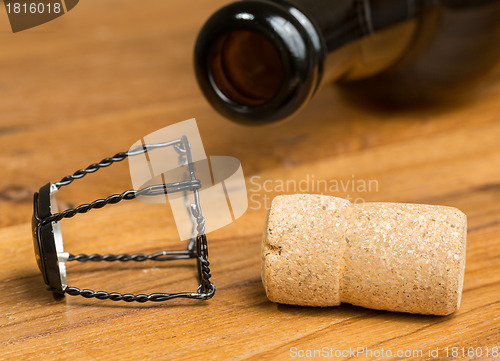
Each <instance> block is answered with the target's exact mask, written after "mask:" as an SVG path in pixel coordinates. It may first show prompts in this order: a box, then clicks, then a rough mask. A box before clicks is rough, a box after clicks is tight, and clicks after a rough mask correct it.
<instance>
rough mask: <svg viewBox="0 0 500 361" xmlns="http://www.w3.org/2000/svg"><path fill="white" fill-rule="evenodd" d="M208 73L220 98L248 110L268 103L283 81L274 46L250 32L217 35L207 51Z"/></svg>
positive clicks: (281, 64)
mask: <svg viewBox="0 0 500 361" xmlns="http://www.w3.org/2000/svg"><path fill="white" fill-rule="evenodd" d="M209 70H210V75H211V79H212V81H213V83H214V85H215V86H216V87H217V88H218V90H219V91H220V92H222V93H223V94H224V96H226V97H227V98H228V99H229V100H231V101H233V102H235V103H237V104H239V105H242V106H248V107H257V106H260V105H263V104H266V103H268V102H269V101H271V100H272V99H273V98H274V97H275V96H276V95H277V94H278V93H279V91H280V89H281V88H282V85H283V81H284V78H285V64H284V63H283V59H281V56H280V53H279V51H278V49H277V48H276V46H275V45H274V44H273V43H272V42H271V41H270V40H269V39H268V38H267V37H265V36H264V35H262V34H261V33H259V32H257V31H251V30H234V31H230V32H227V33H225V34H223V35H222V36H220V37H219V38H218V39H217V40H216V41H215V42H214V45H213V47H212V48H211V49H210V53H209Z"/></svg>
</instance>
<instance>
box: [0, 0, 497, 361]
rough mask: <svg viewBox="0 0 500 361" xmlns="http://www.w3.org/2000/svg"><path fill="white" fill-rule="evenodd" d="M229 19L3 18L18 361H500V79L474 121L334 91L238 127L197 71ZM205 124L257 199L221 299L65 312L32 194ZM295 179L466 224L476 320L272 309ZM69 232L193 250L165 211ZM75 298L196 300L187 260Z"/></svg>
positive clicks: (216, 276)
mask: <svg viewBox="0 0 500 361" xmlns="http://www.w3.org/2000/svg"><path fill="white" fill-rule="evenodd" d="M225 2H226V1H221V0H217V1H214V0H210V1H208V0H195V1H191V2H190V3H189V4H188V3H184V2H166V1H163V2H159V1H141V2H138V1H131V0H120V1H98V0H86V1H81V2H80V3H79V4H78V6H77V7H76V8H75V9H73V10H72V11H71V12H70V13H68V14H66V15H64V16H62V17H61V18H59V19H56V20H54V21H52V22H49V23H47V24H45V25H42V26H39V27H37V28H34V29H31V30H26V31H23V32H20V33H16V34H13V33H12V32H11V31H10V28H9V25H8V23H7V17H6V14H5V13H4V10H3V9H2V10H1V11H0V13H1V14H0V44H1V47H0V165H1V170H0V174H1V176H0V214H1V217H0V227H1V229H0V254H1V255H2V257H1V258H0V270H1V273H0V290H1V299H0V324H1V330H0V359H8V360H26V359H70V358H73V357H78V359H119V358H120V359H121V358H129V359H146V358H147V359H153V360H158V359H174V360H186V359H188V360H191V359H214V360H223V359H230V360H242V359H245V360H247V359H251V360H253V359H255V360H281V359H290V358H294V357H293V356H298V352H299V351H300V350H301V351H304V352H305V350H317V349H322V350H324V348H326V349H328V350H330V349H331V350H332V355H333V356H335V355H337V356H342V357H333V359H346V358H355V357H353V355H352V354H348V353H347V351H348V350H349V349H351V350H353V349H354V350H358V347H362V348H368V350H369V351H364V353H363V352H361V351H360V355H359V359H362V358H365V357H367V358H377V355H378V356H380V352H385V354H384V355H388V354H387V352H388V351H390V352H392V353H394V354H395V353H396V352H397V351H398V350H401V351H407V352H411V350H422V352H423V354H422V355H423V356H424V358H428V357H429V350H432V351H433V352H435V350H436V349H437V348H439V349H438V351H439V356H440V357H442V358H443V357H445V356H446V348H447V347H448V352H449V355H448V356H450V357H451V356H453V355H452V353H451V352H452V351H453V349H452V347H459V349H458V352H459V355H462V352H465V353H467V352H469V351H470V350H472V349H469V348H471V347H472V348H474V350H475V351H474V352H475V353H476V354H477V353H478V352H479V351H482V352H483V356H484V355H486V352H487V351H488V350H489V352H490V358H491V356H492V355H491V352H492V350H493V348H494V347H498V346H500V320H499V314H500V302H499V298H500V71H496V72H493V73H492V74H491V75H490V76H489V77H488V78H487V79H485V81H484V83H483V87H481V88H480V89H479V90H478V91H477V92H471V98H470V99H469V100H468V101H467V102H462V103H460V104H451V105H450V104H448V105H444V104H443V105H440V106H433V107H430V108H425V109H424V108H422V109H413V110H406V111H405V110H398V111H396V110H391V109H376V108H373V107H370V106H367V105H364V104H359V103H356V102H354V101H352V100H348V99H347V98H346V97H345V96H343V95H342V94H341V93H340V92H339V90H338V89H336V88H335V87H334V86H326V87H325V88H324V89H323V90H322V91H321V92H320V93H319V94H318V96H317V97H316V98H315V99H314V100H313V101H312V103H311V104H310V105H309V106H308V107H307V108H306V109H305V110H304V111H303V112H302V113H301V114H300V115H298V116H297V117H295V118H293V119H292V120H290V121H288V122H284V123H281V124H277V125H275V126H268V127H258V128H248V127H244V126H240V125H236V124H233V123H231V122H228V121H227V120H225V119H223V118H222V117H221V116H219V115H218V114H217V113H215V112H214V111H213V110H212V109H211V107H210V106H209V105H208V104H207V102H206V101H205V100H204V98H203V96H202V95H201V93H200V91H199V90H198V87H197V84H196V81H195V78H194V75H193V71H192V49H193V44H194V40H195V38H196V35H197V32H198V31H199V28H200V26H201V25H202V23H203V22H204V21H205V20H206V18H207V17H208V16H209V14H210V13H212V12H213V11H214V10H215V9H217V8H219V7H220V6H221V5H222V4H223V3H225ZM193 117H195V118H197V121H198V125H199V128H200V132H201V136H202V138H203V142H204V145H205V149H206V152H207V154H209V155H230V156H233V157H237V158H239V159H240V161H241V163H242V165H243V170H244V173H245V176H246V180H247V186H248V192H249V194H248V195H249V197H250V198H249V199H250V203H249V206H250V208H249V210H248V211H247V212H246V213H245V214H244V215H243V216H242V217H241V218H240V219H238V220H237V221H236V222H234V223H233V224H231V225H229V226H227V227H225V228H223V229H221V230H218V231H215V232H213V233H210V234H209V235H208V239H209V248H210V262H211V269H212V274H213V278H212V280H213V282H214V283H215V285H216V287H217V291H216V294H215V296H214V298H213V299H211V300H209V301H204V302H202V301H192V300H174V301H171V302H167V303H162V304H125V303H114V302H112V301H99V300H87V299H84V298H81V297H80V298H77V297H70V296H68V297H66V298H65V299H64V300H63V301H55V300H53V299H52V296H51V293H50V292H47V291H46V287H45V285H44V283H43V280H42V277H41V275H40V273H39V271H38V269H37V266H36V263H35V259H34V256H33V250H32V240H31V234H30V223H29V222H30V217H31V208H32V204H31V202H32V194H33V192H34V191H36V190H37V189H38V188H39V187H40V186H42V185H43V184H45V183H47V182H48V181H57V180H59V179H60V178H61V177H63V176H65V175H67V174H69V173H72V172H73V171H74V170H76V169H78V168H81V167H84V166H87V165H88V164H90V163H92V162H95V161H98V160H100V159H102V158H104V157H106V156H110V155H112V154H114V153H116V152H118V151H122V150H126V149H128V148H129V147H130V146H131V145H132V144H133V143H134V142H135V141H136V140H138V139H139V138H141V137H142V136H144V135H146V134H148V133H150V132H153V131H155V130H157V129H160V128H162V127H164V126H167V125H170V124H173V123H176V122H179V121H182V120H186V119H190V118H193ZM286 180H295V181H296V182H298V184H299V185H300V184H302V189H304V188H306V189H305V190H306V191H307V190H309V191H310V192H315V191H316V192H317V191H318V190H317V189H316V190H312V189H311V184H313V183H314V181H315V180H328V181H329V182H334V183H335V182H336V183H337V184H344V185H346V184H350V183H347V182H348V181H351V182H354V183H356V184H359V182H363V181H368V180H373V181H375V182H376V184H377V187H374V188H372V189H371V190H367V189H362V188H361V189H354V190H353V189H352V187H349V186H348V187H347V188H346V189H342V187H339V188H340V189H338V190H329V191H327V192H324V193H326V194H331V195H335V196H340V197H351V199H359V200H364V201H396V202H415V203H427V204H440V205H448V206H454V207H458V208H459V209H461V210H462V211H463V212H465V213H466V214H467V216H468V225H469V232H468V247H467V260H466V271H465V284H464V292H463V297H462V305H461V308H460V310H459V311H458V312H457V313H456V314H454V315H451V316H448V317H432V316H419V315H410V314H400V313H390V312H383V311H374V310H369V309H364V308H360V307H354V306H350V305H342V306H339V307H331V308H324V309H317V308H306V307H294V306H286V305H277V304H273V303H271V302H269V301H268V300H267V298H266V295H265V292H264V289H263V287H262V284H261V280H260V254H259V251H260V238H261V230H262V227H263V222H264V218H265V214H266V206H268V205H269V202H270V199H272V197H273V196H275V195H277V194H281V193H284V192H289V193H293V190H291V189H285V190H282V189H280V187H279V186H280V184H282V183H283V182H284V181H286ZM300 181H302V183H300ZM264 186H265V187H264ZM129 187H130V177H129V173H128V168H127V165H126V164H120V165H116V166H114V167H112V168H109V169H107V170H105V171H102V172H100V174H95V175H91V176H89V177H88V178H86V179H83V180H81V181H79V182H76V183H75V184H74V185H72V186H70V187H68V188H66V189H64V190H62V191H61V192H60V196H59V198H60V200H61V201H62V203H63V204H64V205H66V206H70V205H73V206H74V205H76V204H80V203H83V202H88V201H92V200H94V199H96V198H99V197H103V196H107V195H109V194H112V193H116V192H119V191H122V190H125V189H128V188H129ZM264 188H265V189H264ZM320 192H321V190H320ZM62 227H63V234H64V237H65V248H66V249H67V250H68V251H70V252H72V253H80V252H85V253H93V252H100V253H106V252H113V253H118V252H155V251H158V250H163V249H164V248H169V249H173V248H176V247H177V248H180V247H184V246H185V244H183V243H181V242H180V241H178V240H177V239H176V236H177V234H176V230H175V228H174V225H173V221H172V218H171V214H170V211H169V209H168V207H167V206H166V205H165V206H151V205H147V204H144V203H140V202H136V201H133V202H129V203H128V204H119V205H116V206H109V207H106V208H104V209H101V210H97V211H94V212H91V213H89V214H86V215H80V216H77V217H76V218H74V219H71V220H65V221H63V222H62ZM68 283H69V284H70V285H74V286H77V287H80V288H86V287H89V288H93V289H104V290H109V291H119V292H158V291H183V290H194V289H195V288H196V280H195V269H194V264H193V263H192V262H187V261H186V262H184V261H183V262H180V263H176V264H173V265H160V266H158V265H157V264H150V263H142V264H134V265H129V264H123V263H122V264H96V263H93V264H90V265H83V264H76V265H75V264H69V265H68ZM462 348H465V349H462ZM487 348H488V349H487ZM381 350H384V351H381ZM335 351H337V353H335ZM342 351H344V353H343V355H339V352H342ZM370 351H371V352H372V354H371V356H372V357H369V356H370V353H369V352H370ZM294 352H297V353H295V354H294ZM377 352H379V353H378V354H377ZM470 355H472V354H470ZM407 356H409V354H407ZM413 356H418V354H417V353H415V354H413ZM295 358H297V357H295ZM407 358H411V357H407ZM453 358H459V357H458V356H457V357H453Z"/></svg>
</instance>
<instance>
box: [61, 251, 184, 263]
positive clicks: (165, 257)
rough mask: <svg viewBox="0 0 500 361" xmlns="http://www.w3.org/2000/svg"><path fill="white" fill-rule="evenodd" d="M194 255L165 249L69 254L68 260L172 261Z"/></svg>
mask: <svg viewBox="0 0 500 361" xmlns="http://www.w3.org/2000/svg"><path fill="white" fill-rule="evenodd" d="M193 257H194V255H193V254H192V253H190V252H188V251H170V252H168V251H165V252H157V253H153V254H143V253H137V254H132V255H130V254H118V255H115V254H106V255H100V254H96V253H95V254H91V255H87V254H78V255H73V254H70V255H69V256H68V262H71V261H78V262H88V261H91V262H102V261H104V262H116V261H120V262H129V261H133V262H144V261H160V262H163V261H170V260H174V259H189V258H193Z"/></svg>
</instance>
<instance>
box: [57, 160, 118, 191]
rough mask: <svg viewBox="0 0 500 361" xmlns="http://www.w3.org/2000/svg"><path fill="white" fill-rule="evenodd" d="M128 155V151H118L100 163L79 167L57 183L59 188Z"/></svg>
mask: <svg viewBox="0 0 500 361" xmlns="http://www.w3.org/2000/svg"><path fill="white" fill-rule="evenodd" d="M127 157H128V154H127V152H120V153H116V154H115V155H114V156H112V157H109V158H104V159H103V160H101V161H100V162H99V163H93V164H91V165H89V166H88V167H87V168H84V169H79V170H77V171H76V172H75V173H73V174H71V175H68V176H66V177H64V178H63V179H61V180H60V181H59V182H57V183H55V185H56V187H57V188H61V187H62V186H67V185H68V184H70V183H71V182H73V181H74V180H75V179H80V178H83V177H85V176H86V175H87V174H89V173H94V172H97V171H98V170H99V169H101V168H105V167H109V166H110V165H111V164H113V163H116V162H121V161H122V160H124V159H126V158H127Z"/></svg>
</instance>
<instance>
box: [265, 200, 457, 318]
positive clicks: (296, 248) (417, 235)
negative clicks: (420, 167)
mask: <svg viewBox="0 0 500 361" xmlns="http://www.w3.org/2000/svg"><path fill="white" fill-rule="evenodd" d="M466 234H467V218H466V216H465V214H464V213H462V212H461V211H459V210H458V209H456V208H452V207H444V206H430V205H421V204H404V203H364V204H359V205H354V204H352V203H350V202H349V201H348V200H345V199H342V198H336V197H329V196H320V195H287V196H278V197H276V198H274V200H273V202H272V205H271V208H270V210H269V213H268V217H267V220H266V225H265V228H264V234H263V240H262V282H263V285H264V288H265V290H266V294H267V297H268V298H269V299H270V300H271V301H273V302H278V303H287V304H293V305H302V306H337V305H339V304H340V303H343V302H345V303H350V304H353V305H357V306H362V307H367V308H373V309H379V310H388V311H397V312H410V313H419V314H431V315H449V314H451V313H453V312H455V311H456V310H458V308H459V306H460V299H461V295H462V286H463V278H464V268H465V246H466Z"/></svg>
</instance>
